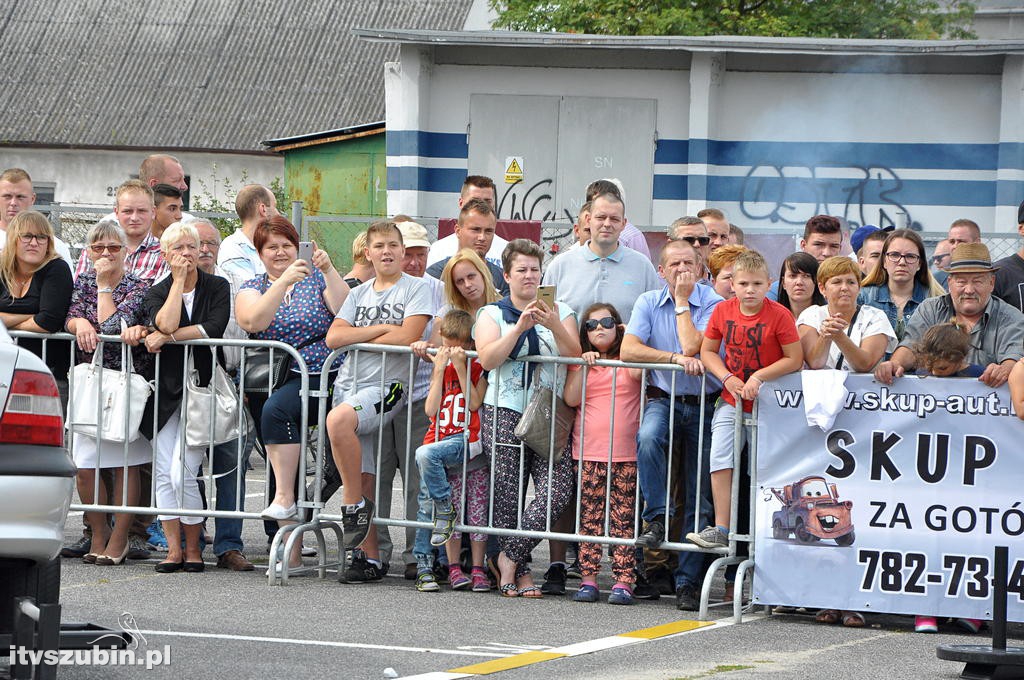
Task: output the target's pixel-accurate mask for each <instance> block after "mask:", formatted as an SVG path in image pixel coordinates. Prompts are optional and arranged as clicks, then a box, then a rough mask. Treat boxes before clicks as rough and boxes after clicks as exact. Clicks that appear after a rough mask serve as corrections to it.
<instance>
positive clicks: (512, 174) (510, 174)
mask: <svg viewBox="0 0 1024 680" xmlns="http://www.w3.org/2000/svg"><path fill="white" fill-rule="evenodd" d="M522 181H523V157H522V156H506V157H505V184H515V183H516V182H522Z"/></svg>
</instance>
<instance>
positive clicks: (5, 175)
mask: <svg viewBox="0 0 1024 680" xmlns="http://www.w3.org/2000/svg"><path fill="white" fill-rule="evenodd" d="M35 202H36V192H35V191H34V190H33V188H32V178H31V177H29V174H28V173H27V172H25V171H24V170H22V169H21V168H8V169H7V170H4V171H3V172H0V250H3V249H4V246H6V245H7V239H5V238H3V232H6V231H7V225H8V223H9V222H10V221H11V220H13V219H14V217H15V216H16V215H17V214H18V213H20V212H24V211H26V210H28V209H29V208H31V207H32V206H33V205H35ZM53 249H54V250H56V251H57V254H58V255H60V256H61V259H63V260H64V261H65V262H67V263H68V266H69V267H73V266H74V264H75V263H74V261H73V260H72V259H71V248H69V247H68V244H67V243H65V242H64V241H62V240H61V239H60V237H59V236H54V237H53Z"/></svg>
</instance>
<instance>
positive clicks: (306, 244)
mask: <svg viewBox="0 0 1024 680" xmlns="http://www.w3.org/2000/svg"><path fill="white" fill-rule="evenodd" d="M299 259H300V260H305V261H306V264H308V265H309V266H310V267H312V266H313V242H312V241H299Z"/></svg>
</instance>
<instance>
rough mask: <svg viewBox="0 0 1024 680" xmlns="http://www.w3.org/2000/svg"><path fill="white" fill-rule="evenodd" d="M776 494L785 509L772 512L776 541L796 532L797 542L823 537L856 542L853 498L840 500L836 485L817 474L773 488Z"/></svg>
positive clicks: (838, 543) (837, 542)
mask: <svg viewBox="0 0 1024 680" xmlns="http://www.w3.org/2000/svg"><path fill="white" fill-rule="evenodd" d="M772 493H773V494H775V497H776V498H778V499H779V500H780V501H781V502H782V508H781V509H779V510H776V511H775V512H774V513H772V536H773V538H775V539H776V540H783V539H788V538H789V536H790V534H793V536H795V537H796V540H797V541H799V542H800V543H804V544H808V545H809V544H813V543H815V542H817V541H819V540H821V539H832V540H834V541H835V542H836V545H841V546H848V545H853V540H854V532H853V523H852V522H851V520H850V509H851V508H852V507H853V501H841V500H839V493H838V492H837V491H836V485H835V484H829V483H827V482H826V481H825V478H824V477H820V476H817V475H814V476H810V477H804V478H803V479H801V480H800V481H799V482H795V483H793V484H787V485H786V486H785V487H784V488H782V489H774V488H773V489H772Z"/></svg>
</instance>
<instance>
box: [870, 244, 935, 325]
mask: <svg viewBox="0 0 1024 680" xmlns="http://www.w3.org/2000/svg"><path fill="white" fill-rule="evenodd" d="M945 292H946V291H944V290H943V289H942V286H940V285H939V284H938V283H936V282H935V279H933V278H932V275H931V272H929V271H928V262H927V255H926V254H925V249H924V241H922V240H921V237H920V236H918V235H917V233H915V232H913V231H911V230H909V229H897V230H896V231H894V232H892V233H890V234H889V236H888V238H886V239H885V244H884V245H883V246H882V255H881V257H879V258H878V262H877V263H875V268H874V269H872V270H871V273H870V274H868V275H867V276H866V277H865V278H864V281H863V282H862V283H861V291H860V295H858V296H857V303H858V304H861V305H868V306H870V307H876V308H878V309H880V310H882V311H883V312H885V315H886V316H887V317H888V318H889V323H890V324H892V327H893V330H895V331H896V337H897V339H899V340H903V336H904V335H905V334H906V328H907V322H908V321H909V320H910V317H911V316H913V315H914V311H915V310H917V307H918V305H920V304H921V303H922V302H924V301H925V300H927V299H928V298H930V297H934V296H936V295H944V294H945Z"/></svg>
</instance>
